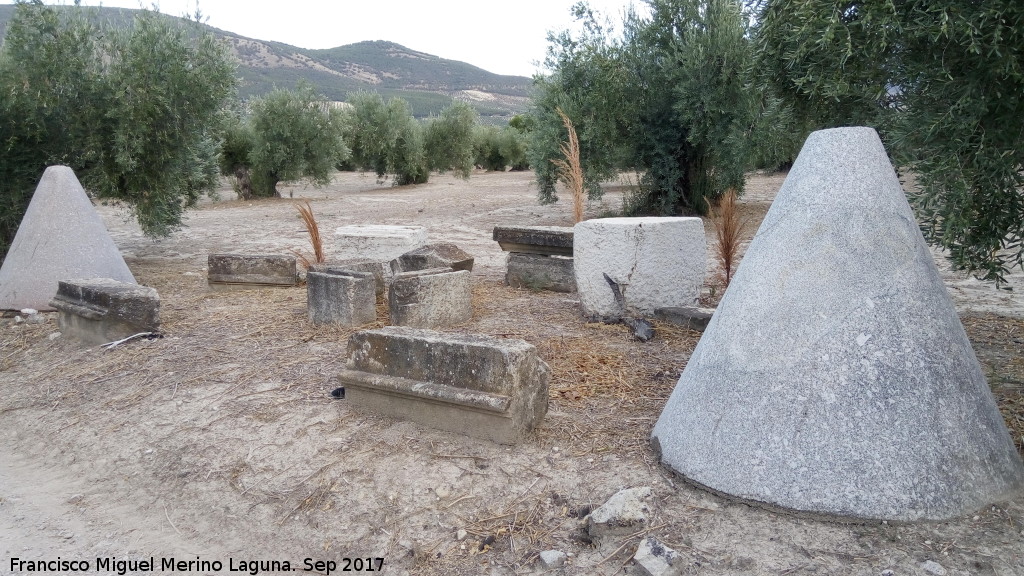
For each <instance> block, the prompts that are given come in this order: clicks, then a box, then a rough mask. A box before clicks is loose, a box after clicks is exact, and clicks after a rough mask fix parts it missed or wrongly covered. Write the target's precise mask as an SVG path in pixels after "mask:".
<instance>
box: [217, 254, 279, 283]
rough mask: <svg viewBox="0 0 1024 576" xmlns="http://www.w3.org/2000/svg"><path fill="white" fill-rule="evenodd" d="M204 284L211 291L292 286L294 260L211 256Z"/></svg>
mask: <svg viewBox="0 0 1024 576" xmlns="http://www.w3.org/2000/svg"><path fill="white" fill-rule="evenodd" d="M207 268H208V271H207V283H208V284H209V286H210V288H213V289H227V290H231V289H246V288H267V287H288V286H295V283H296V279H297V275H296V269H295V257H294V256H285V255H281V254H210V255H209V256H208V257H207Z"/></svg>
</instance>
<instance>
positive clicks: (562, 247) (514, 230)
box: [491, 226, 573, 256]
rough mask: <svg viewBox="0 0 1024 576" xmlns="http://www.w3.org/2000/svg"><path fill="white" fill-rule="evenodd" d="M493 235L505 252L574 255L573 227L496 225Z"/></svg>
mask: <svg viewBox="0 0 1024 576" xmlns="http://www.w3.org/2000/svg"><path fill="white" fill-rule="evenodd" d="M491 237H492V238H493V239H494V240H495V241H496V242H497V243H498V246H500V247H501V249H502V250H504V251H505V252H519V253H522V254H542V255H546V256H572V244H573V229H572V228H571V227H567V226H495V227H494V230H493V232H492V233H491Z"/></svg>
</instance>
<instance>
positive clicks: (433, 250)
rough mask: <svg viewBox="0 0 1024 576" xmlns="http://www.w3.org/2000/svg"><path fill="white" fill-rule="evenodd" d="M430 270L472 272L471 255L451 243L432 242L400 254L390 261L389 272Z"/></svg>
mask: <svg viewBox="0 0 1024 576" xmlns="http://www.w3.org/2000/svg"><path fill="white" fill-rule="evenodd" d="M430 268H451V269H452V270H466V271H469V272H472V271H473V255H472V254H470V253H469V252H466V251H465V250H463V249H462V248H459V247H458V246H456V245H455V244H454V243H452V242H433V243H431V244H426V245H424V246H420V247H419V248H417V249H415V250H411V251H409V252H406V253H405V254H402V255H401V256H399V257H398V258H396V259H394V260H392V261H391V270H392V271H393V272H394V273H396V274H398V273H399V272H415V271H418V270H428V269H430Z"/></svg>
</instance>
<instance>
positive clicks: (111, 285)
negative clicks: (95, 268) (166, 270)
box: [50, 278, 160, 346]
mask: <svg viewBox="0 0 1024 576" xmlns="http://www.w3.org/2000/svg"><path fill="white" fill-rule="evenodd" d="M50 305H51V306H52V308H54V309H56V310H57V312H58V314H57V323H58V325H59V327H60V331H61V334H63V335H65V336H68V337H71V338H74V339H77V340H78V341H80V342H82V343H83V344H86V345H87V346H96V345H99V344H105V343H107V342H113V341H115V340H120V339H122V338H127V337H128V336H131V335H133V334H138V333H140V332H156V331H158V330H159V329H160V296H159V295H158V294H157V292H156V290H155V289H153V288H149V287H146V286H139V285H138V284H134V283H127V282H121V281H118V280H113V279H111V278H87V279H77V280H61V281H60V282H59V285H58V288H57V294H56V295H55V296H54V297H53V299H52V300H51V301H50Z"/></svg>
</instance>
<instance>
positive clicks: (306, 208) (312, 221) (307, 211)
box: [293, 200, 327, 269]
mask: <svg viewBox="0 0 1024 576" xmlns="http://www.w3.org/2000/svg"><path fill="white" fill-rule="evenodd" d="M295 209H296V210H298V211H299V216H300V217H301V218H302V223H303V224H305V225H306V232H309V243H310V244H311V245H312V246H313V260H312V261H310V260H309V258H307V257H306V255H304V254H301V253H299V252H297V251H293V252H295V254H296V255H297V256H298V257H299V263H300V264H302V266H303V267H304V268H307V269H308V268H309V267H310V265H312V264H320V263H321V262H326V261H327V258H326V257H325V256H324V244H323V241H322V240H321V239H320V226H318V225H317V223H316V217H315V216H313V208H312V207H311V206H310V205H309V200H306V201H304V202H303V203H302V204H298V203H296V204H295Z"/></svg>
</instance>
